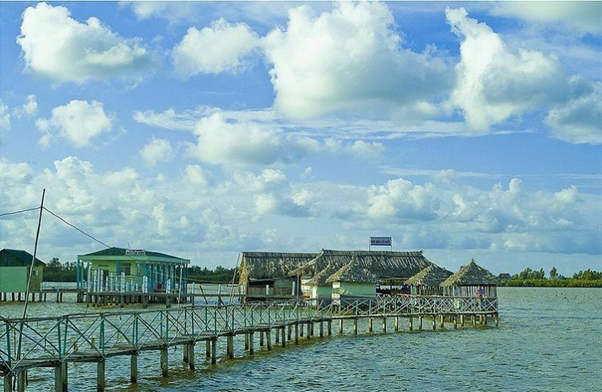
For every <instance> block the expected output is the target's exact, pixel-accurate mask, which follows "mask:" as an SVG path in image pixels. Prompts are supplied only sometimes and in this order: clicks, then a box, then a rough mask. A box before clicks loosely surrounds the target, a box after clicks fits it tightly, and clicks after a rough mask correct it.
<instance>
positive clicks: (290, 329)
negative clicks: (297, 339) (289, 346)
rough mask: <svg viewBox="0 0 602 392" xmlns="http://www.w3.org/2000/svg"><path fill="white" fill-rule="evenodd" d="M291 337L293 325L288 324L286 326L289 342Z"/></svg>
mask: <svg viewBox="0 0 602 392" xmlns="http://www.w3.org/2000/svg"><path fill="white" fill-rule="evenodd" d="M292 336H293V325H292V324H289V325H288V340H289V341H290V340H291V337H292Z"/></svg>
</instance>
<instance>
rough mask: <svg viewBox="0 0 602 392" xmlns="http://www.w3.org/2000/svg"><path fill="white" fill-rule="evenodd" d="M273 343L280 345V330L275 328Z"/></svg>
mask: <svg viewBox="0 0 602 392" xmlns="http://www.w3.org/2000/svg"><path fill="white" fill-rule="evenodd" d="M274 343H280V328H276V337H275V338H274Z"/></svg>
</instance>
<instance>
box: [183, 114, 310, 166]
mask: <svg viewBox="0 0 602 392" xmlns="http://www.w3.org/2000/svg"><path fill="white" fill-rule="evenodd" d="M195 134H196V135H197V137H198V143H197V144H195V145H193V146H190V148H189V149H188V154H189V156H192V157H194V158H197V159H199V160H201V161H203V162H208V163H212V164H223V165H233V166H248V165H272V164H286V163H292V162H296V161H298V160H300V159H302V158H303V157H305V156H306V155H308V154H309V153H311V152H315V151H317V150H318V149H319V147H320V145H319V143H318V142H317V141H316V140H314V139H311V138H308V137H303V136H296V135H291V134H285V133H284V132H282V131H281V130H280V129H278V128H275V127H273V126H272V127H270V126H260V125H257V124H254V123H252V122H248V123H243V122H227V121H226V120H225V119H224V117H223V115H222V114H220V113H215V114H212V115H211V116H209V117H205V118H203V119H202V120H200V121H199V122H198V123H197V125H196V128H195Z"/></svg>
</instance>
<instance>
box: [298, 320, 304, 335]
mask: <svg viewBox="0 0 602 392" xmlns="http://www.w3.org/2000/svg"><path fill="white" fill-rule="evenodd" d="M303 325H304V324H303V323H300V324H299V329H300V331H299V336H301V337H303Z"/></svg>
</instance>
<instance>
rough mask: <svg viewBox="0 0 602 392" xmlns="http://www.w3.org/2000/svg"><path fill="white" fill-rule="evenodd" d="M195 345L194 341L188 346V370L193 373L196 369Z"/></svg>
mask: <svg viewBox="0 0 602 392" xmlns="http://www.w3.org/2000/svg"><path fill="white" fill-rule="evenodd" d="M194 345H195V342H194V341H193V342H192V343H189V344H188V368H189V369H190V370H192V371H194V370H195V369H196V365H195V363H194Z"/></svg>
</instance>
